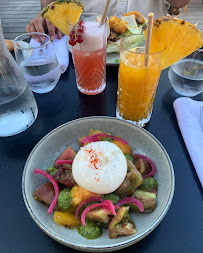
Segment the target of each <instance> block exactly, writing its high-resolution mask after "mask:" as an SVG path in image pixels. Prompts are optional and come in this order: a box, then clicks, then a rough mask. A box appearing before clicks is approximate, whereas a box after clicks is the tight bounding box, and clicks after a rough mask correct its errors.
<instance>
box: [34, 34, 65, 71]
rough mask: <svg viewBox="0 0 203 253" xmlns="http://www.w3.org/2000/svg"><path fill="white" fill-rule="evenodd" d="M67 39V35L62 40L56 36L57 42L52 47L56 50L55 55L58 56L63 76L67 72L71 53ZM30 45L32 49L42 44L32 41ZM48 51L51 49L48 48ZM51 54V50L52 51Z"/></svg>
mask: <svg viewBox="0 0 203 253" xmlns="http://www.w3.org/2000/svg"><path fill="white" fill-rule="evenodd" d="M66 39H67V36H66V35H64V36H63V37H62V38H61V39H57V36H56V35H55V40H54V41H53V42H52V46H53V48H54V51H55V54H56V57H57V60H58V63H59V66H60V69H61V74H63V73H64V72H65V71H66V69H67V68H68V65H69V52H68V49H67V45H66ZM30 45H31V46H32V47H37V46H39V45H40V43H39V42H37V41H36V40H34V39H31V41H30ZM48 50H49V47H48ZM50 54H51V50H50Z"/></svg>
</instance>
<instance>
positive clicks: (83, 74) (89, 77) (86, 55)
mask: <svg viewBox="0 0 203 253" xmlns="http://www.w3.org/2000/svg"><path fill="white" fill-rule="evenodd" d="M100 20H101V15H99V14H82V15H81V17H80V21H83V22H84V23H83V24H84V29H82V31H80V26H79V25H76V26H75V27H74V26H72V25H69V29H70V31H76V33H77V36H78V35H80V36H81V37H82V42H81V43H76V45H74V46H72V55H73V62H74V67H75V74H76V83H77V88H78V90H79V91H80V92H82V93H84V94H87V95H95V94H99V93H101V92H102V91H103V90H104V89H105V87H106V41H107V39H106V20H105V22H104V23H103V24H100V22H99V21H100Z"/></svg>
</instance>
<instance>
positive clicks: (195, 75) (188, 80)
mask: <svg viewBox="0 0 203 253" xmlns="http://www.w3.org/2000/svg"><path fill="white" fill-rule="evenodd" d="M168 77H169V80H170V82H171V85H172V87H173V89H174V90H175V91H176V92H177V93H178V94H180V95H182V96H188V97H193V96H196V95H198V94H200V93H202V92H203V49H198V50H196V51H195V52H194V53H192V54H191V55H189V56H188V57H186V58H184V59H183V60H181V61H178V62H176V63H175V64H173V65H172V66H171V67H170V69H169V72H168Z"/></svg>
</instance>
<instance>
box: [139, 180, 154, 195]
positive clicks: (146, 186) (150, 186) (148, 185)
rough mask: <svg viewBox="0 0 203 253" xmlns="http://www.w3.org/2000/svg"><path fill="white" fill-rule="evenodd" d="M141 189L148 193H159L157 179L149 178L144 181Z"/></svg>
mask: <svg viewBox="0 0 203 253" xmlns="http://www.w3.org/2000/svg"><path fill="white" fill-rule="evenodd" d="M139 189H140V190H142V191H146V192H151V191H157V190H158V182H157V180H156V178H153V177H147V178H145V179H144V181H143V184H142V185H141V186H140V187H139Z"/></svg>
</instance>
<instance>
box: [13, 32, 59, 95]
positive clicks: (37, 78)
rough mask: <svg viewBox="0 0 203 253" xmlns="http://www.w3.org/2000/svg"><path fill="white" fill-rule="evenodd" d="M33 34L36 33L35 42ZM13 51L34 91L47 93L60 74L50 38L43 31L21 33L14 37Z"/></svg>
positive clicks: (52, 87) (54, 84)
mask: <svg viewBox="0 0 203 253" xmlns="http://www.w3.org/2000/svg"><path fill="white" fill-rule="evenodd" d="M33 35H35V36H36V35H37V36H38V37H39V39H40V42H37V41H36V40H35V39H34V38H32V36H33ZM14 51H15V57H16V61H17V63H18V66H19V68H20V70H21V72H22V73H23V75H24V77H25V79H26V80H27V82H28V85H29V87H30V89H31V90H32V91H34V92H36V93H47V92H49V91H51V90H53V89H54V87H55V86H56V84H57V83H58V80H59V78H60V75H61V71H60V66H59V64H58V61H57V58H56V55H55V52H54V49H53V47H52V43H51V40H50V38H49V36H48V35H46V34H43V33H37V32H35V33H27V34H22V35H20V36H18V37H17V38H15V39H14Z"/></svg>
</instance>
